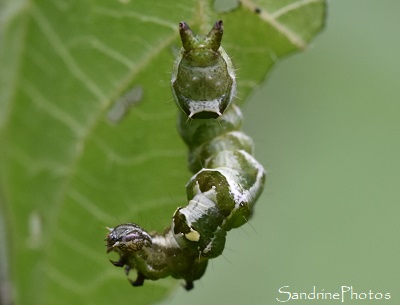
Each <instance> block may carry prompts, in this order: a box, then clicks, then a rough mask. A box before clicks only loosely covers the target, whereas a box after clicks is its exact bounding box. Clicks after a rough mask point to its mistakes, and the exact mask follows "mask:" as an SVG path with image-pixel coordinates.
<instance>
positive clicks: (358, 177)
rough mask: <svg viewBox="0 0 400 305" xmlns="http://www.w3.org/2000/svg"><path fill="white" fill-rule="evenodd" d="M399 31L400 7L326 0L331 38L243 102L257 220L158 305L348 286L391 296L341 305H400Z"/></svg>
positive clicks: (261, 299)
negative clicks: (190, 286)
mask: <svg viewBox="0 0 400 305" xmlns="http://www.w3.org/2000/svg"><path fill="white" fill-rule="evenodd" d="M399 30H400V1H397V0H392V1H390V0H385V1H374V0H368V1H366V0H364V1H354V0H335V1H330V2H329V8H328V18H327V26H326V29H325V31H324V32H323V33H322V34H321V35H319V37H318V38H317V39H316V40H314V41H313V43H312V45H311V46H310V47H309V48H308V49H307V50H306V51H305V52H304V53H302V54H296V55H294V56H292V57H290V58H287V59H285V60H283V61H282V62H281V63H278V65H277V66H276V67H275V69H274V70H273V71H272V73H271V74H270V76H269V78H268V79H267V80H266V81H265V83H264V85H263V86H262V87H261V88H259V89H258V90H257V91H256V92H255V94H254V95H253V96H252V98H251V100H250V101H248V102H247V104H246V105H245V118H246V122H245V129H246V131H247V132H248V133H249V134H250V135H251V136H252V137H253V138H254V140H255V143H256V149H257V150H256V156H257V158H258V159H259V160H261V162H262V163H263V164H264V165H265V167H266V169H267V171H268V180H267V185H266V190H265V192H264V194H263V196H262V198H261V199H260V201H259V202H258V204H257V207H256V213H255V217H254V218H253V219H252V221H251V222H250V223H249V224H248V225H246V226H244V227H243V228H240V229H237V230H234V231H232V232H230V233H229V238H228V243H227V246H226V249H225V252H224V255H223V256H222V257H220V258H218V259H216V260H213V261H212V262H211V263H210V267H209V268H208V270H207V273H206V275H205V276H204V277H203V278H202V279H201V280H200V281H199V282H198V283H197V284H196V288H195V289H194V291H192V292H189V293H188V292H186V291H184V290H183V289H178V290H177V291H176V292H175V293H174V294H173V295H171V296H170V298H169V299H168V300H166V301H165V302H164V303H163V304H176V305H179V304H241V305H243V304H249V305H250V304H251V305H253V304H257V305H258V304H281V303H279V302H278V301H277V300H276V298H277V297H279V298H281V299H285V298H287V295H282V294H279V293H278V289H279V288H280V287H282V286H290V288H287V291H291V292H311V290H312V288H313V286H316V289H317V292H321V291H323V289H324V291H325V292H340V289H341V286H353V291H354V292H357V293H362V292H365V293H369V291H370V290H372V292H374V293H377V292H381V293H383V294H384V293H388V292H389V293H390V294H391V299H390V300H380V301H379V300H378V301H377V300H374V301H368V300H362V301H360V300H358V301H354V300H353V301H351V300H350V299H348V298H347V299H346V300H345V303H350V304H352V303H357V304H380V303H382V304H400V262H399V254H400V245H399V233H400V222H399V215H400V160H399V157H400V141H399V140H400V122H399V118H400V103H399V100H400V76H399V75H400V60H399V56H400V35H399ZM238 73H239V77H240V70H239V71H238ZM239 82H240V78H239ZM288 303H289V304H290V303H295V304H310V303H313V304H322V303H323V304H325V303H340V301H338V300H336V301H335V300H333V301H326V300H325V301H310V300H305V301H303V300H300V301H295V300H292V301H290V302H288Z"/></svg>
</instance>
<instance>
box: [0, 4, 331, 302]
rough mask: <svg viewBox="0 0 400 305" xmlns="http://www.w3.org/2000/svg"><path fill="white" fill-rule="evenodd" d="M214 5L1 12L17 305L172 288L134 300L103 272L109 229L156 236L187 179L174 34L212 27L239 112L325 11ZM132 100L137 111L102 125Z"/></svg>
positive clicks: (6, 200) (1, 111)
mask: <svg viewBox="0 0 400 305" xmlns="http://www.w3.org/2000/svg"><path fill="white" fill-rule="evenodd" d="M219 5H220V7H219V8H217V7H216V9H217V10H214V4H213V2H212V1H205V0H203V1H200V0H199V1H189V0H174V1H172V0H168V1H149V0H135V1H129V0H120V1H106V0H101V1H78V0H71V1H50V0H42V1H39V0H38V1H22V0H19V1H14V0H13V1H11V0H8V1H6V2H4V3H3V4H2V7H1V8H0V14H1V15H0V18H1V19H0V20H1V37H0V39H1V40H0V42H1V53H0V56H1V57H0V64H1V67H2V69H1V74H0V80H1V82H0V86H1V87H0V147H1V150H0V158H1V159H0V161H1V162H0V170H1V180H0V182H1V185H0V212H1V217H0V233H1V234H0V236H2V235H4V234H6V233H7V239H6V240H5V239H1V241H0V247H1V249H7V254H8V258H7V257H5V253H3V252H5V251H0V268H1V269H0V276H1V277H0V280H1V279H2V281H3V282H4V281H6V280H5V279H3V278H5V277H8V280H9V281H10V282H12V286H13V293H11V292H10V293H9V295H11V294H13V295H15V299H16V304H44V305H45V304H59V305H63V304H73V303H74V302H75V303H79V304H97V305H100V304H110V303H114V304H117V303H121V304H122V303H123V302H126V301H125V299H126V298H128V299H132V300H133V298H134V301H135V304H150V303H152V302H155V301H157V300H160V299H161V298H163V297H165V295H167V294H168V293H169V292H170V291H171V289H172V288H173V287H174V286H175V284H176V283H177V281H176V280H173V279H163V280H159V281H157V282H146V285H145V286H144V287H142V288H132V287H131V286H130V285H129V284H128V282H127V280H126V278H125V276H124V274H123V271H122V270H121V269H118V268H115V267H113V266H112V265H111V264H110V263H109V262H108V258H107V255H106V253H105V245H104V242H103V239H104V238H105V235H106V230H105V227H106V226H110V227H112V226H114V225H116V224H119V223H122V222H128V221H129V222H137V223H139V224H140V225H141V226H143V227H144V228H146V229H150V230H151V229H154V230H162V229H163V228H165V227H167V226H169V224H170V222H171V215H172V213H173V212H174V210H175V209H176V207H177V206H184V205H186V199H185V197H186V196H185V188H184V185H185V183H186V182H187V180H188V178H189V177H190V174H189V172H188V170H187V168H186V148H185V146H184V145H183V143H182V141H181V139H180V138H179V136H178V134H177V132H176V129H175V125H176V113H177V109H176V106H175V104H174V102H173V101H172V99H171V98H172V95H171V93H170V84H169V73H170V71H171V69H172V63H173V58H174V52H176V50H177V49H178V48H179V47H180V45H179V39H178V30H177V27H178V22H179V21H181V20H185V21H186V22H188V23H189V24H190V26H191V28H192V29H193V30H194V31H197V32H201V33H205V32H208V30H209V29H210V27H211V26H212V24H213V23H214V22H215V21H216V20H218V19H223V21H224V25H225V34H224V38H223V46H224V47H225V49H226V51H227V52H228V54H230V55H231V56H232V58H233V61H234V64H235V66H236V68H237V69H238V76H239V79H238V85H239V88H238V89H239V92H238V96H239V97H240V98H241V99H242V100H244V99H245V98H246V97H247V96H248V95H249V93H250V92H251V90H252V89H253V88H254V87H255V86H256V85H258V84H259V83H260V82H261V81H262V80H263V79H264V78H265V76H266V74H267V72H268V71H269V70H270V68H271V67H272V65H273V64H274V63H275V62H276V61H277V60H279V59H280V58H281V57H283V56H285V55H287V54H289V53H291V52H293V51H296V50H301V49H303V48H304V47H306V45H307V43H308V42H309V41H310V40H311V39H312V38H313V37H314V35H315V34H316V33H317V32H318V31H319V30H320V29H321V28H322V26H323V23H324V10H325V2H324V1H323V0H300V1H292V0H280V1H273V0H260V1H251V0H242V1H241V4H240V5H239V6H237V5H236V4H233V5H231V4H229V5H230V6H229V7H226V6H225V4H224V3H222V4H221V3H220V4H219ZM221 5H222V8H221ZM224 8H226V10H225V11H228V12H227V13H220V12H221V11H224ZM132 87H135V88H140V89H141V90H143V97H142V98H140V96H139V97H137V98H136V100H135V101H134V103H133V105H131V106H129V107H130V108H129V111H127V113H126V114H125V116H123V115H122V114H121V115H120V118H119V116H118V117H117V119H116V120H109V111H110V110H111V109H113V107H118V106H114V105H115V103H121V100H118V98H119V97H120V96H122V95H124V94H125V93H126V92H129V90H130V88H132ZM124 107H125V106H124ZM124 107H123V109H126V110H128V108H124ZM7 265H8V266H9V269H10V270H9V274H6V273H7V270H6V267H4V266H7ZM1 298H3V300H2V299H1ZM1 301H5V294H2V296H0V303H1Z"/></svg>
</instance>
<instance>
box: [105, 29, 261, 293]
mask: <svg viewBox="0 0 400 305" xmlns="http://www.w3.org/2000/svg"><path fill="white" fill-rule="evenodd" d="M179 30H180V36H181V40H182V45H183V48H182V49H181V51H180V54H179V55H178V58H177V60H176V62H175V64H174V71H173V73H172V79H171V84H172V91H173V94H174V97H175V101H176V103H177V105H178V106H179V107H180V108H181V109H182V111H180V115H179V122H178V129H179V133H180V135H181V137H182V138H183V140H184V141H185V143H186V144H187V146H188V147H189V168H190V170H191V171H192V172H193V173H195V174H194V176H193V177H192V178H191V179H190V181H189V182H188V183H187V185H186V192H187V197H188V200H189V203H188V204H187V205H186V206H185V207H179V208H178V209H177V210H176V211H175V213H174V215H173V217H172V225H171V227H170V228H169V229H167V230H166V231H165V232H164V233H162V234H160V233H148V232H146V231H145V230H144V229H142V228H141V227H139V226H138V225H136V224H133V223H127V224H121V225H118V226H116V227H114V228H110V229H109V234H108V235H107V238H106V241H107V252H111V251H115V252H117V253H118V254H119V256H120V257H119V260H118V261H111V262H112V263H113V264H114V266H118V267H123V266H125V268H126V273H129V271H130V270H132V269H136V271H137V278H136V280H129V281H130V282H131V284H132V285H133V286H141V285H143V283H144V281H145V280H146V279H148V280H157V279H160V278H164V277H167V276H172V277H174V278H177V279H184V280H185V281H186V285H185V288H186V289H187V290H190V289H192V288H193V281H195V280H198V279H199V278H201V277H202V276H203V274H204V272H205V270H206V267H207V263H208V260H209V259H211V258H214V257H217V256H219V255H220V254H221V253H222V251H223V249H224V246H225V237H226V232H227V231H229V230H231V229H232V228H237V227H240V226H241V225H243V224H245V223H246V222H247V221H248V220H249V218H250V217H251V214H252V211H253V205H254V203H255V202H256V200H257V198H258V197H259V195H260V194H261V192H262V189H263V185H264V180H265V174H264V168H263V167H262V165H260V164H259V163H258V162H257V161H256V160H255V159H254V157H253V142H252V140H251V138H250V137H248V136H247V135H245V134H244V133H243V132H241V131H240V127H241V123H242V113H241V111H240V109H239V108H238V107H237V106H236V105H234V104H233V103H232V102H233V98H234V95H235V92H236V78H235V73H234V69H233V66H232V63H231V60H230V58H229V57H228V55H227V54H226V52H225V50H224V49H223V48H222V47H221V46H220V44H221V39H222V34H223V26H222V21H218V22H216V23H215V25H214V27H213V28H212V29H211V31H210V32H209V33H208V34H207V35H206V36H196V35H194V34H193V32H192V31H191V29H190V28H189V26H188V25H187V24H186V23H185V22H180V23H179Z"/></svg>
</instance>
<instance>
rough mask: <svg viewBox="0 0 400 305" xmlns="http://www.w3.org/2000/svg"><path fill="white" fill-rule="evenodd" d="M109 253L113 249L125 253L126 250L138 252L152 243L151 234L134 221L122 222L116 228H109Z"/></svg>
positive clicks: (107, 240) (107, 239)
mask: <svg viewBox="0 0 400 305" xmlns="http://www.w3.org/2000/svg"><path fill="white" fill-rule="evenodd" d="M108 230H109V231H110V233H109V234H108V235H107V238H106V242H107V253H108V252H111V251H115V252H118V253H120V254H123V253H125V252H136V251H139V250H140V249H142V248H143V247H145V246H146V247H148V246H150V245H151V243H152V242H151V236H150V235H149V234H148V233H147V232H146V231H145V230H143V229H142V228H141V227H139V226H138V225H136V224H133V223H127V224H122V225H119V226H116V227H115V228H108Z"/></svg>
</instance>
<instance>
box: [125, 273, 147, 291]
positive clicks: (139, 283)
mask: <svg viewBox="0 0 400 305" xmlns="http://www.w3.org/2000/svg"><path fill="white" fill-rule="evenodd" d="M146 279H147V277H145V276H144V274H143V273H141V272H140V271H138V273H137V278H136V280H131V279H130V278H128V280H129V282H130V283H131V285H132V286H134V287H139V286H143V284H144V280H146Z"/></svg>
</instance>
